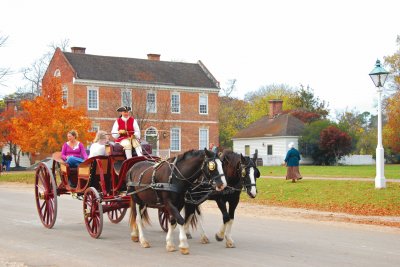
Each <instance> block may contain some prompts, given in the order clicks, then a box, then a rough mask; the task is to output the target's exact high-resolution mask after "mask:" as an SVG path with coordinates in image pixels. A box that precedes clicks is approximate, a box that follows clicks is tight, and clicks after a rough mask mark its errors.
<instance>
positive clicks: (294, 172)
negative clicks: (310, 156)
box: [285, 142, 303, 183]
mask: <svg viewBox="0 0 400 267" xmlns="http://www.w3.org/2000/svg"><path fill="white" fill-rule="evenodd" d="M300 159H301V158H300V153H299V151H298V150H297V149H296V148H294V143H293V142H290V143H289V151H288V152H287V153H286V157H285V165H286V167H287V173H286V180H292V183H295V182H296V181H297V180H300V179H302V178H303V177H302V176H301V174H300V169H299V165H300V164H299V161H300Z"/></svg>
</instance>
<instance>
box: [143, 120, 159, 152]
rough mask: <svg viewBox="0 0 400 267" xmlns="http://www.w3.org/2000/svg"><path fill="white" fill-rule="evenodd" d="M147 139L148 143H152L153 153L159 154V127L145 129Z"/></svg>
mask: <svg viewBox="0 0 400 267" xmlns="http://www.w3.org/2000/svg"><path fill="white" fill-rule="evenodd" d="M145 140H146V141H147V143H149V144H150V145H151V148H152V155H158V151H157V150H158V146H157V142H158V133H157V129H156V128H154V127H150V128H148V129H147V130H146V131H145Z"/></svg>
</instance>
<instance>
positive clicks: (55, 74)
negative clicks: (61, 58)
mask: <svg viewBox="0 0 400 267" xmlns="http://www.w3.org/2000/svg"><path fill="white" fill-rule="evenodd" d="M54 77H61V71H60V70H59V69H56V71H55V72H54Z"/></svg>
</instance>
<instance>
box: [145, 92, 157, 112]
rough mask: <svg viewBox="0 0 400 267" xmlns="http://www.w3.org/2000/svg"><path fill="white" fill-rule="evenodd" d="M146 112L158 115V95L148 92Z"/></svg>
mask: <svg viewBox="0 0 400 267" xmlns="http://www.w3.org/2000/svg"><path fill="white" fill-rule="evenodd" d="M146 111H147V112H148V113H156V112H157V111H156V94H155V93H154V92H147V105H146Z"/></svg>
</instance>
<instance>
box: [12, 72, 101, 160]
mask: <svg viewBox="0 0 400 267" xmlns="http://www.w3.org/2000/svg"><path fill="white" fill-rule="evenodd" d="M21 108H22V113H21V115H20V116H19V117H16V118H14V119H12V134H11V136H12V141H13V142H14V143H16V144H18V145H19V146H20V147H21V148H22V150H23V151H26V152H30V153H37V152H40V153H45V154H50V153H52V152H55V151H59V150H61V146H62V144H63V143H64V142H65V141H66V135H67V132H68V131H70V130H71V129H75V130H77V131H78V133H79V140H80V141H81V142H82V143H83V144H84V145H86V143H87V140H91V139H92V138H93V133H89V129H90V127H91V122H90V120H89V119H88V118H87V117H86V116H85V111H84V110H79V109H78V110H76V109H73V108H69V107H65V106H64V103H63V100H62V91H61V82H60V80H59V79H58V78H55V77H53V78H52V79H51V81H50V82H49V84H48V85H47V86H46V87H43V94H42V96H38V97H36V98H35V99H34V100H25V101H22V102H21Z"/></svg>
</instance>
